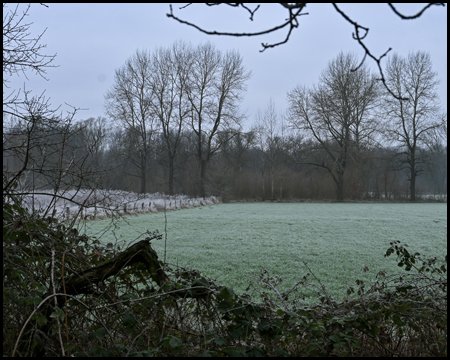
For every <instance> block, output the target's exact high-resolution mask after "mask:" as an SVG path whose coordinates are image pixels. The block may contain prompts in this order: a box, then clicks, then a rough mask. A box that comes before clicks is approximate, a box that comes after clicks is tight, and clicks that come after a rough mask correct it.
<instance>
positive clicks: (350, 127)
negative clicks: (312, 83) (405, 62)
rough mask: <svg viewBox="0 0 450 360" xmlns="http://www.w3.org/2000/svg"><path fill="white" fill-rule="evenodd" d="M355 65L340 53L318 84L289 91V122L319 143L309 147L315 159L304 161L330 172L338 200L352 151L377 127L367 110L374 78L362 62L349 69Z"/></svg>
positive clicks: (371, 103)
mask: <svg viewBox="0 0 450 360" xmlns="http://www.w3.org/2000/svg"><path fill="white" fill-rule="evenodd" d="M356 65H357V60H356V57H355V56H354V55H351V54H347V55H344V54H343V53H340V54H339V55H338V56H337V58H336V59H334V60H333V61H331V62H330V63H329V64H328V67H327V68H326V70H325V71H324V72H323V73H322V76H321V78H320V81H319V85H318V86H317V87H314V89H312V90H310V89H307V88H305V87H296V88H294V90H292V91H290V92H289V93H288V101H289V117H288V118H289V122H290V124H291V126H292V127H293V128H295V129H297V130H301V131H304V132H305V133H306V134H307V135H308V136H309V137H310V138H311V139H313V140H314V142H315V144H316V145H317V146H315V147H316V148H315V149H311V153H312V154H315V155H316V157H315V158H313V160H306V161H305V162H304V163H305V164H311V165H315V166H319V167H322V168H323V169H325V170H326V171H327V172H328V173H329V174H330V176H331V177H332V178H333V181H334V183H335V184H336V195H337V200H338V201H343V200H344V174H345V170H346V168H347V165H348V162H349V160H350V159H351V157H350V155H351V153H352V152H354V151H356V150H357V149H358V148H359V147H360V146H361V144H362V143H363V142H364V141H368V140H369V139H370V138H371V136H372V135H373V134H374V131H375V121H374V118H373V114H371V111H374V106H375V104H376V102H377V98H378V87H377V82H376V79H375V77H374V76H372V75H370V72H369V70H368V68H367V67H365V66H360V67H359V69H358V70H357V71H352V69H354V68H355V66H356ZM319 149H320V150H321V151H318V150H319Z"/></svg>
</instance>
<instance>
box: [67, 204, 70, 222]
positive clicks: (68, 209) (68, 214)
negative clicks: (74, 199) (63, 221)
mask: <svg viewBox="0 0 450 360" xmlns="http://www.w3.org/2000/svg"><path fill="white" fill-rule="evenodd" d="M69 216H70V207H68V206H67V207H66V218H67V219H68V218H69Z"/></svg>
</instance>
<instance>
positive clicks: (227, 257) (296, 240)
mask: <svg viewBox="0 0 450 360" xmlns="http://www.w3.org/2000/svg"><path fill="white" fill-rule="evenodd" d="M166 215H167V261H168V262H169V263H172V264H179V265H181V266H187V267H190V268H195V269H199V270H201V271H203V272H204V273H205V275H206V276H208V277H212V278H215V279H217V281H218V283H220V284H223V285H227V286H231V287H233V288H234V289H235V290H236V291H237V292H243V291H245V288H246V287H247V285H248V280H247V276H251V275H256V274H259V271H260V269H261V268H265V269H267V270H268V271H269V272H270V273H271V274H274V275H281V277H282V278H283V279H284V282H283V284H282V285H281V286H280V290H286V289H288V288H289V287H290V286H292V285H293V284H294V283H295V282H296V281H298V280H300V278H301V277H302V276H303V275H304V274H306V273H307V272H308V270H307V269H306V268H305V267H304V266H303V264H302V261H307V263H308V265H309V266H310V267H311V269H312V270H313V271H314V273H315V274H316V275H317V277H318V278H319V279H320V280H321V281H322V282H323V283H324V284H325V286H326V287H327V289H328V290H329V293H330V294H331V295H333V296H335V297H336V298H337V299H342V297H343V296H344V294H345V291H346V289H347V284H348V285H353V286H354V285H355V280H356V279H362V280H364V281H365V282H366V283H367V282H371V281H372V280H374V279H375V274H376V273H377V272H378V271H380V270H387V271H388V272H392V273H398V272H402V271H404V270H403V269H400V268H399V267H398V266H397V262H396V261H395V256H392V255H391V256H390V257H388V258H385V257H384V256H383V255H384V254H385V252H386V249H387V248H388V247H389V246H390V245H389V242H390V241H393V240H400V241H402V242H403V243H407V244H408V245H409V249H410V250H412V251H414V252H415V251H418V252H419V253H421V254H426V255H427V256H429V257H431V256H437V257H438V258H443V257H444V255H445V254H447V206H446V204H439V203H432V204H424V203H422V204H355V203H352V204H338V203H331V204H330V203H316V204H315V203H282V204H280V203H236V204H218V205H211V206H204V207H198V208H193V209H185V210H179V211H172V212H167V214H166ZM110 223H111V221H110V220H107V219H105V220H95V221H88V222H87V223H86V224H85V227H84V228H83V229H82V232H84V231H86V232H87V233H88V234H90V235H96V236H100V235H102V238H101V239H102V241H104V242H105V243H107V242H113V243H116V244H117V243H121V244H122V246H123V245H124V244H129V243H130V242H132V241H134V240H137V239H142V238H144V237H145V235H142V234H143V233H145V232H146V231H147V230H150V231H153V230H156V229H157V230H159V231H160V232H161V233H162V234H164V228H165V218H164V213H162V212H160V213H155V214H150V213H149V214H142V215H139V216H128V217H125V218H124V219H123V220H121V221H120V222H118V223H117V224H116V226H115V227H110V228H109V230H108V231H106V232H104V230H105V229H106V228H107V227H108V225H110ZM152 246H153V247H154V248H155V250H156V251H157V253H158V255H159V257H160V258H161V259H162V258H163V257H164V236H163V240H160V241H154V242H153V243H152ZM365 266H367V267H368V268H369V272H366V273H364V272H363V271H362V269H363V268H364V267H365ZM311 300H312V298H307V301H311Z"/></svg>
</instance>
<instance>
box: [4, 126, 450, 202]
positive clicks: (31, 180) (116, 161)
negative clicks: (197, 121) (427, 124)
mask: <svg viewBox="0 0 450 360" xmlns="http://www.w3.org/2000/svg"><path fill="white" fill-rule="evenodd" d="M43 131H44V130H43ZM45 132H46V133H45V136H44V133H41V131H39V129H37V128H34V129H33V134H34V136H33V138H35V139H36V140H35V143H33V144H31V146H32V151H29V152H25V151H24V153H23V155H21V153H20V151H19V150H20V149H24V148H23V144H24V143H25V142H26V141H27V139H28V134H27V129H26V127H21V126H20V125H19V124H16V126H15V127H11V128H9V129H8V130H7V131H6V132H5V133H4V135H3V136H4V141H5V140H6V144H8V148H10V149H14V152H12V150H11V151H9V152H5V151H4V152H3V157H4V158H3V165H4V173H5V170H6V173H7V172H11V173H17V172H18V171H19V170H20V168H21V166H22V165H23V163H24V160H25V155H28V162H29V165H28V168H29V170H27V171H26V172H25V173H24V174H23V175H22V177H21V187H23V188H25V189H33V188H34V189H36V190H39V189H49V188H52V189H54V188H60V189H64V190H65V189H70V188H71V187H73V185H74V184H77V186H79V187H81V188H93V187H96V188H102V189H114V190H118V189H120V190H127V191H134V192H139V190H140V188H141V178H140V174H139V172H137V171H136V165H135V163H134V162H133V161H132V157H131V154H133V151H138V149H136V143H134V142H133V141H132V140H131V139H132V134H129V131H128V130H126V129H120V128H116V129H111V128H110V122H109V121H108V120H107V119H106V118H97V119H88V120H85V121H82V122H78V123H76V124H74V125H71V126H70V127H69V128H67V127H63V126H61V127H59V126H55V127H54V128H53V134H49V130H48V129H47V128H46V129H45ZM39 139H45V142H44V143H41V142H40V141H39ZM261 140H266V141H267V139H266V138H264V137H263V136H261V132H258V131H257V130H253V131H248V132H239V131H233V130H230V131H229V132H227V133H220V134H219V136H218V138H217V141H218V143H217V144H216V145H217V147H218V148H219V149H220V150H219V151H218V152H217V153H216V154H215V155H214V157H212V159H211V162H210V164H209V167H208V171H207V173H206V177H205V184H206V193H207V195H215V196H221V197H222V198H223V199H224V200H225V201H227V200H231V199H259V200H267V199H278V200H289V199H310V200H327V199H336V184H335V183H334V181H333V179H332V177H331V176H330V175H329V172H328V171H327V170H326V169H325V168H322V167H320V166H316V165H314V164H313V162H314V161H315V160H316V159H317V158H320V157H324V158H325V157H326V156H327V153H326V151H325V150H323V149H322V150H321V149H320V147H318V146H317V145H318V144H317V142H314V141H312V140H310V139H309V140H308V139H304V138H303V137H302V136H301V135H300V134H297V135H295V134H284V135H276V136H273V138H272V139H271V141H270V146H269V145H267V146H264V144H263V145H261ZM151 145H152V146H151V151H150V152H149V155H150V156H148V158H147V164H146V171H147V173H146V189H147V191H148V192H160V193H166V194H168V193H169V184H168V180H167V179H168V173H169V171H170V168H169V159H168V156H167V151H166V145H165V142H164V135H163V134H161V133H159V132H154V133H153V134H152V141H151ZM178 147H179V148H178V151H177V156H176V157H175V158H174V162H173V168H174V182H173V192H174V193H175V194H186V195H189V196H200V194H201V186H200V179H199V165H198V161H197V158H196V153H195V147H196V138H195V134H194V133H193V132H192V131H187V130H185V131H183V132H182V133H181V136H180V142H179V145H178ZM418 154H419V155H420V157H421V159H424V160H425V159H426V161H423V164H422V167H421V174H420V176H419V177H418V181H417V183H416V190H417V194H418V195H430V194H433V195H443V194H446V193H447V186H446V183H447V161H446V158H447V147H446V146H444V145H443V144H440V143H436V144H435V146H434V147H430V148H420V149H419V150H418ZM405 157H406V155H402V154H398V152H397V149H396V148H392V147H377V146H373V147H364V148H362V149H360V151H359V158H358V163H356V162H350V163H349V165H348V167H347V170H346V172H345V176H344V194H345V199H346V200H362V199H370V198H371V199H388V200H399V199H408V197H409V182H408V169H406V168H404V167H403V163H404V160H405ZM30 163H32V164H33V165H30ZM52 169H53V170H52ZM57 169H58V170H57Z"/></svg>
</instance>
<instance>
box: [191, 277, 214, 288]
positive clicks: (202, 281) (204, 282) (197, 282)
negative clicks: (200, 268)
mask: <svg viewBox="0 0 450 360" xmlns="http://www.w3.org/2000/svg"><path fill="white" fill-rule="evenodd" d="M192 286H205V287H209V286H210V283H209V281H208V280H206V279H205V278H199V279H195V280H194V281H193V282H192Z"/></svg>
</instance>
